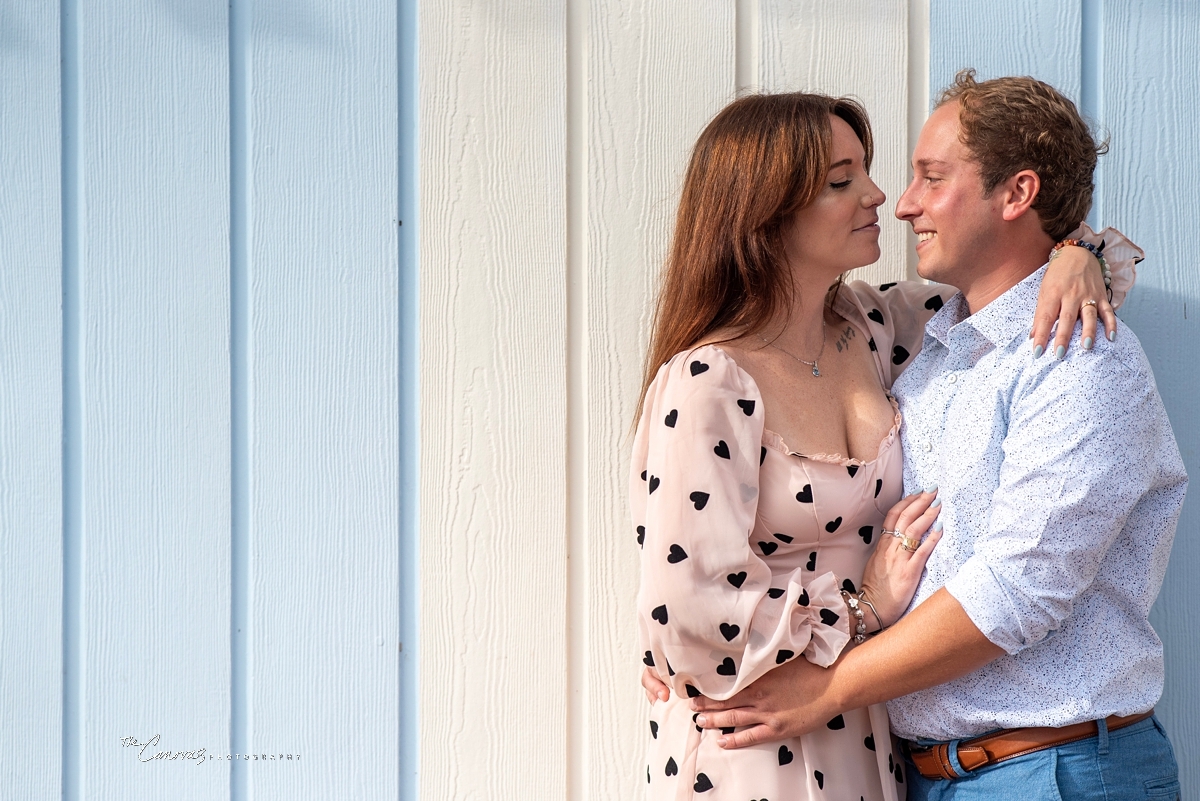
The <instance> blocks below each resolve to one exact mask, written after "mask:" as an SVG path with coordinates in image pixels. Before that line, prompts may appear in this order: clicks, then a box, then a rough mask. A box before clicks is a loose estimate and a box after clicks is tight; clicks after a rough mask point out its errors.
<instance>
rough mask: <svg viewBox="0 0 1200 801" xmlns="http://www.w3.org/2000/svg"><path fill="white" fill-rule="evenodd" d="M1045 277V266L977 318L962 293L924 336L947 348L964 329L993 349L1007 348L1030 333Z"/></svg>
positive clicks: (978, 313)
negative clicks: (955, 333)
mask: <svg viewBox="0 0 1200 801" xmlns="http://www.w3.org/2000/svg"><path fill="white" fill-rule="evenodd" d="M1045 274H1046V265H1042V266H1041V267H1040V268H1038V269H1037V270H1035V271H1034V272H1033V273H1032V274H1030V275H1029V276H1028V277H1027V278H1025V280H1023V281H1021V282H1020V283H1018V284H1017V285H1016V286H1013V287H1012V288H1010V289H1009V290H1008V291H1007V292H1005V293H1004V294H1003V295H1001V296H1000V297H998V298H996V299H995V300H993V301H992V302H991V303H989V304H988V305H986V306H984V307H983V308H982V309H980V310H979V311H977V312H975V313H974V314H971V312H970V309H969V308H968V306H967V299H966V298H965V297H963V294H962V293H961V292H959V293H957V294H955V295H954V297H952V298H950V300H949V301H947V302H946V304H945V305H944V306H942V308H941V309H940V310H938V312H937V314H935V315H933V317H931V318H930V320H929V322H928V323H927V324H926V325H925V332H926V333H927V334H929V335H930V336H932V337H934V338H935V339H937V340H938V341H939V342H941V343H942V344H943V345H946V346H947V347H948V346H949V344H948V340H949V337H950V333H951V331H952V330H953V329H954V328H956V327H958V326H960V325H961V326H964V327H966V328H971V329H974V330H975V331H977V332H979V334H980V335H981V336H983V337H984V339H986V340H987V341H988V342H990V343H991V344H992V345H993V346H999V345H1005V344H1008V343H1009V342H1011V341H1012V340H1014V339H1016V338H1017V337H1018V336H1021V335H1022V334H1027V333H1029V328H1030V325H1031V324H1032V321H1033V312H1034V309H1035V308H1037V299H1038V292H1039V291H1040V290H1041V287H1042V278H1043V277H1044V276H1045Z"/></svg>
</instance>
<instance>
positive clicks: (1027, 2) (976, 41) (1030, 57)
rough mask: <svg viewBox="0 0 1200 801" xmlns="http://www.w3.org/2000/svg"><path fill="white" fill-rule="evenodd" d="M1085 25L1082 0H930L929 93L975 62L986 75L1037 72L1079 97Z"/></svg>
mask: <svg viewBox="0 0 1200 801" xmlns="http://www.w3.org/2000/svg"><path fill="white" fill-rule="evenodd" d="M1081 26H1082V18H1081V5H1080V2H1079V0H1072V2H1065V3H1064V2H1062V0H1012V2H1009V3H995V2H989V0H931V2H930V10H929V40H930V56H929V72H930V76H929V80H930V84H929V85H930V98H931V100H933V101H935V102H936V100H937V96H938V93H939V92H940V91H941V90H942V88H943V87H944V86H946V85H948V84H949V83H950V82H951V81H953V80H954V73H956V72H958V71H959V70H960V69H962V68H964V67H974V68H975V70H976V72H977V73H978V74H979V77H980V78H981V79H984V78H998V77H1000V76H1002V75H1032V76H1033V77H1034V78H1037V79H1038V80H1042V81H1045V82H1046V83H1048V84H1050V85H1051V86H1053V87H1055V88H1056V89H1058V90H1059V91H1060V92H1062V93H1063V94H1065V95H1067V96H1068V97H1070V98H1071V99H1072V100H1075V101H1076V102H1078V101H1079V87H1080V52H1079V51H1080V42H1081V33H1080V31H1081Z"/></svg>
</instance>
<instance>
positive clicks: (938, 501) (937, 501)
mask: <svg viewBox="0 0 1200 801" xmlns="http://www.w3.org/2000/svg"><path fill="white" fill-rule="evenodd" d="M941 505H942V499H941V498H934V499H933V503H931V504H929V508H930V509H932V508H933V507H935V506H941Z"/></svg>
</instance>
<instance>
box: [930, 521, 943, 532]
mask: <svg viewBox="0 0 1200 801" xmlns="http://www.w3.org/2000/svg"><path fill="white" fill-rule="evenodd" d="M930 530H931V531H941V530H942V521H941V520H935V521H933V526H932V527H931V528H930Z"/></svg>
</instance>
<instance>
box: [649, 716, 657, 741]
mask: <svg viewBox="0 0 1200 801" xmlns="http://www.w3.org/2000/svg"><path fill="white" fill-rule="evenodd" d="M650 736H651V737H653V738H654V739H655V740H657V739H658V722H657V721H654V720H652V721H650Z"/></svg>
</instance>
